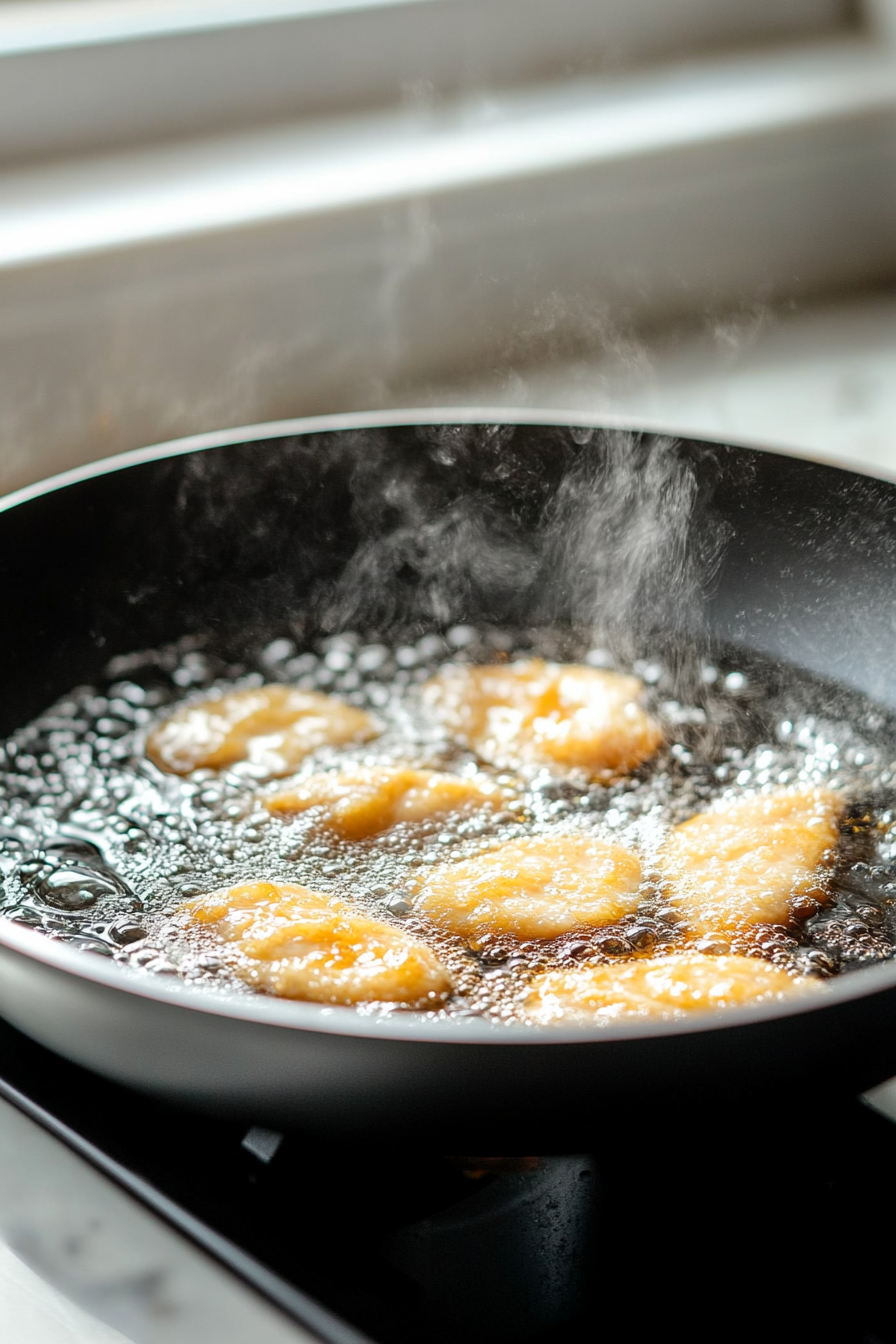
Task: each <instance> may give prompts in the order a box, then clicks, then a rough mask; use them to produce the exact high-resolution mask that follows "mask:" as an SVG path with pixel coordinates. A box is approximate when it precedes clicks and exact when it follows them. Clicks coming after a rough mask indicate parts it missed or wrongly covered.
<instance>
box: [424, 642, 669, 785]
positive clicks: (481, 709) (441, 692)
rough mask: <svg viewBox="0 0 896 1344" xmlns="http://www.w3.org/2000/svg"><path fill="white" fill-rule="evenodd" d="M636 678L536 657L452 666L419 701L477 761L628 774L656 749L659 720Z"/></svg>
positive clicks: (429, 685)
mask: <svg viewBox="0 0 896 1344" xmlns="http://www.w3.org/2000/svg"><path fill="white" fill-rule="evenodd" d="M642 690H643V687H642V685H641V683H640V681H638V679H637V678H636V677H628V676H624V675H622V674H621V673H619V672H604V671H599V670H598V669H597V668H593V667H584V666H581V665H579V664H577V663H565V664H564V663H546V662H544V660H543V659H541V658H532V659H529V660H528V661H526V662H520V663H508V664H504V665H503V666H502V665H500V664H498V665H488V666H485V667H467V666H452V667H446V668H445V669H444V670H443V671H442V672H440V673H439V674H438V675H437V676H435V677H433V679H432V680H431V681H429V682H427V684H426V686H425V687H424V689H423V696H424V701H425V702H426V703H427V704H428V705H429V706H430V708H432V709H433V710H434V711H435V712H436V714H437V715H438V716H439V718H440V719H441V720H442V722H443V723H444V724H445V726H446V728H447V729H448V730H449V732H451V733H452V734H454V735H455V736H456V737H458V738H459V739H460V740H461V741H463V742H465V743H466V744H467V745H468V746H469V747H471V748H472V750H473V751H475V752H476V753H477V754H478V755H479V756H481V757H482V759H483V760H486V761H490V762H492V763H493V764H494V765H499V766H504V767H511V768H512V767H513V766H515V765H518V764H519V763H522V762H535V763H537V764H547V765H554V766H561V767H562V768H564V769H573V768H579V769H583V770H587V771H588V772H589V773H590V774H591V775H592V776H593V777H594V778H595V779H612V778H614V777H615V776H618V775H625V774H628V773H629V772H630V771H632V770H634V769H635V768H636V767H637V766H639V765H640V764H641V763H642V761H646V760H647V759H648V758H649V757H651V756H653V754H654V753H655V752H656V751H657V749H658V748H659V746H660V743H661V742H662V736H663V735H662V732H661V730H660V727H659V725H658V724H657V723H656V722H655V721H654V720H653V719H652V718H651V717H650V715H649V714H648V713H647V712H646V710H644V709H643V708H642V706H641V705H640V704H639V703H638V697H639V695H640V694H641V691H642Z"/></svg>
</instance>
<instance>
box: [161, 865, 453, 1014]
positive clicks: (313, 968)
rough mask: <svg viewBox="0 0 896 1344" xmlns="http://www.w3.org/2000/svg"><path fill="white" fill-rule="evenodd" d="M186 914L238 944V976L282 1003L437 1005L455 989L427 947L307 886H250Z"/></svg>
mask: <svg viewBox="0 0 896 1344" xmlns="http://www.w3.org/2000/svg"><path fill="white" fill-rule="evenodd" d="M182 909H183V910H184V911H186V912H187V913H189V915H190V916H191V918H192V919H194V920H195V921H196V922H197V923H198V924H204V925H209V926H211V927H212V928H214V930H215V932H216V933H217V934H218V936H219V937H220V938H222V939H223V940H224V941H225V942H228V943H232V944H233V945H234V951H235V953H236V954H237V955H236V957H235V958H234V961H233V969H234V971H235V972H236V974H237V975H239V976H240V977H241V978H242V979H243V980H245V981H247V982H248V983H249V984H250V985H253V986H254V987H255V988H257V989H262V990H265V991H267V993H269V994H276V995H278V996H280V997H281V998H285V999H312V1000H314V1001H316V1002H318V1003H367V1002H377V1003H380V1002H382V1003H404V1004H408V1005H411V1006H415V1007H424V1006H429V1007H432V1006H433V1005H434V1004H437V1003H439V1002H441V1001H442V999H444V998H446V997H447V995H448V994H450V992H451V988H452V986H451V980H450V978H449V975H448V972H447V971H446V970H445V968H444V966H442V964H441V962H440V961H439V960H438V958H437V957H436V956H435V954H434V953H433V952H431V951H430V949H429V948H428V947H426V946H425V944H423V943H420V942H417V941H415V940H414V939H413V938H410V937H409V936H408V934H406V933H405V932H404V930H403V929H399V928H396V927H395V925H393V924H387V923H385V922H383V921H380V920H377V919H371V918H370V917H369V916H367V915H362V914H358V913H357V912H356V911H355V910H353V909H352V908H351V906H349V905H347V904H346V902H345V901H341V900H339V899H338V898H337V897H335V896H326V895H324V894H322V893H321V892H317V891H309V890H308V888H307V887H298V886H287V885H284V884H282V883H280V884H277V885H275V884H274V883H273V882H252V883H249V884H248V885H247V886H243V887H232V888H231V889H230V890H229V891H219V892H215V893H214V894H213V895H210V896H200V897H198V898H197V899H196V900H193V901H188V902H187V904H186V905H184V906H183V907H182Z"/></svg>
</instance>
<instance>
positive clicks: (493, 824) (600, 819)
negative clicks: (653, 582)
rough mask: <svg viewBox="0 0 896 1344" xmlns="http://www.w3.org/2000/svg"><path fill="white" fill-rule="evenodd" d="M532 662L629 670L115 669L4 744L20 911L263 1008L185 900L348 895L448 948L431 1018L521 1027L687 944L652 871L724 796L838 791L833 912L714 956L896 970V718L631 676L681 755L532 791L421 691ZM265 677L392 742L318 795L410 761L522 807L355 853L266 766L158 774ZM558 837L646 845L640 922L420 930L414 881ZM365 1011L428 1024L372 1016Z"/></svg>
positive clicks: (733, 681)
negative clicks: (532, 1002)
mask: <svg viewBox="0 0 896 1344" xmlns="http://www.w3.org/2000/svg"><path fill="white" fill-rule="evenodd" d="M533 655H537V656H542V657H547V658H556V659H558V660H562V661H579V660H584V661H587V662H589V663H590V664H592V665H594V666H611V665H613V664H612V659H611V658H610V656H609V655H608V654H607V653H606V652H604V651H602V650H599V649H589V648H587V646H583V645H582V644H581V642H579V641H577V640H576V639H575V638H574V637H573V636H572V635H571V634H569V633H567V632H562V631H559V632H558V631H529V632H525V633H520V632H510V631H506V630H477V629H474V628H472V627H467V626H457V627H453V628H452V629H450V630H448V632H447V633H446V634H445V635H442V634H440V633H435V632H434V633H430V634H426V635H424V636H423V637H422V638H418V639H416V640H415V641H414V642H412V643H411V642H409V643H405V644H402V645H399V646H390V645H387V644H385V643H380V642H370V641H368V642H365V641H364V640H362V638H361V637H360V636H357V635H354V634H351V633H348V634H342V635H337V636H333V637H330V638H327V639H322V640H320V641H318V642H316V643H315V644H314V646H313V647H311V648H308V649H305V650H303V651H298V650H297V649H296V647H295V645H294V643H293V642H292V640H290V639H288V638H286V637H281V638H276V639H274V640H272V641H271V642H269V643H268V644H267V645H265V646H264V647H262V648H260V649H259V650H258V651H257V654H256V655H255V656H253V657H250V658H248V659H247V660H246V661H245V662H244V663H242V664H239V665H234V664H228V663H227V662H226V661H224V660H223V659H222V658H220V657H218V656H216V654H215V652H214V650H213V649H212V648H211V647H204V646H203V645H202V644H201V642H200V641H190V640H187V641H183V642H181V643H180V644H179V645H177V646H174V647H170V648H166V649H163V650H160V651H158V652H156V653H151V654H140V655H134V656H133V657H131V658H124V659H116V660H114V661H113V663H112V664H111V665H110V668H109V677H108V680H107V682H105V683H104V684H103V685H102V686H100V687H98V688H93V687H82V688H78V689H76V690H75V691H73V692H72V693H71V695H69V696H68V697H66V698H65V699H64V700H62V701H60V702H59V703H57V704H56V705H55V706H53V708H52V709H51V710H49V711H48V712H47V713H46V714H44V715H42V716H41V717H40V718H39V719H37V720H35V721H34V722H33V723H32V724H30V725H29V726H28V727H26V728H24V729H22V730H20V731H19V732H17V733H15V734H14V735H13V736H12V737H11V738H9V739H8V740H7V741H6V742H5V743H4V744H3V748H2V756H0V869H2V876H3V888H2V908H3V911H4V914H5V915H6V917H7V918H9V919H12V920H15V921H17V922H20V923H24V924H27V925H29V926H31V927H34V928H37V929H39V930H41V931H43V932H44V933H46V934H47V935H48V936H49V937H51V938H56V939H60V940H62V941H65V942H69V943H73V944H75V945H77V946H79V947H81V948H82V949H84V950H85V951H90V952H93V953H95V954H99V955H103V956H107V957H111V958H114V959H115V960H117V961H119V962H122V963H125V964H127V965H129V966H131V967H133V968H136V969H139V970H141V971H142V972H143V973H145V974H152V973H156V974H163V975H169V976H175V977H179V978H182V979H184V980H186V981H188V982H193V983H197V984H200V985H202V986H203V987H206V988H214V989H216V990H218V991H219V992H222V993H228V994H235V993H236V994H246V993H251V992H252V991H251V990H250V989H248V988H247V987H246V985H245V984H244V983H243V981H242V980H240V979H238V978H237V977H236V976H235V975H234V973H233V971H232V970H231V969H230V965H229V964H228V958H229V956H230V955H231V951H230V950H228V949H227V948H226V947H222V946H221V945H220V944H218V943H217V942H216V940H215V938H214V936H213V935H212V934H211V933H209V932H208V931H207V930H200V929H197V928H196V926H195V925H194V924H193V923H192V922H191V921H190V919H189V917H188V916H187V915H186V914H184V912H183V908H182V907H183V905H184V902H185V901H186V900H187V899H189V898H191V897H194V896H197V895H201V894H204V893H207V892H211V891H215V890H219V889H222V888H227V887H231V886H234V885H237V884H240V883H246V882H253V881H272V882H287V883H298V884H301V885H303V886H307V887H310V888H311V889H313V890H315V891H323V892H328V893H331V894H333V895H336V896H339V897H343V898H345V899H347V900H349V901H350V902H351V903H353V904H354V905H355V906H356V907H358V908H363V909H365V910H367V911H369V912H370V913H371V914H373V915H375V916H376V917H377V918H379V919H382V920H385V921H388V922H394V923H396V924H400V925H401V926H402V927H404V928H405V929H407V930H408V931H409V932H410V933H412V934H413V935H414V936H416V937H419V938H421V939H423V940H424V941H426V942H428V943H429V944H430V946H432V947H433V948H434V949H435V950H436V952H437V953H438V955H439V956H440V958H441V959H442V961H443V962H444V963H445V964H446V966H447V967H448V969H449V971H450V972H451V974H452V977H453V980H454V983H455V985H456V993H455V994H454V995H453V996H452V998H451V999H450V1000H449V1002H448V1003H447V1004H445V1005H444V1006H442V1007H439V1008H434V1009H433V1010H432V1014H433V1015H437V1016H449V1017H462V1016H469V1015H485V1016H489V1017H492V1018H496V1019H498V1020H512V1019H514V1018H515V1017H516V1015H517V1012H518V1004H519V1001H520V998H521V996H522V995H523V994H524V992H525V988H526V985H527V983H528V981H529V979H530V978H531V976H532V974H533V973H534V972H535V971H536V970H542V969H548V968H550V967H553V966H568V965H571V964H573V963H575V962H577V961H580V960H582V959H588V960H590V961H606V962H612V961H615V960H618V959H620V958H630V957H641V956H650V955H652V954H656V953H657V952H661V951H668V950H673V949H674V948H676V947H677V946H680V945H681V944H682V942H683V932H682V929H681V927H680V925H679V922H678V918H677V915H676V912H675V910H674V909H673V908H671V907H670V906H669V905H668V904H667V903H666V902H665V900H664V895H663V890H662V887H661V885H660V884H659V883H658V882H657V881H656V879H655V875H653V874H652V873H651V864H652V859H653V856H654V855H655V853H656V850H657V848H658V846H659V844H660V842H661V840H662V838H663V836H664V835H665V834H666V832H667V830H668V827H669V826H670V825H672V824H674V823H676V822H678V821H682V820H684V819H685V818H687V817H688V816H690V815H692V814H693V813H694V812H696V811H699V810H701V809H703V808H705V807H706V806H707V805H708V804H709V803H710V802H712V801H713V800H714V799H717V798H721V797H725V798H735V797H737V796H740V795H743V794H745V793H747V792H749V791H752V790H755V789H761V788H767V787H775V786H787V785H795V784H806V785H809V784H826V785H828V786H832V787H834V788H839V789H842V790H843V792H844V794H845V796H846V797H847V798H848V799H850V806H849V809H848V811H847V815H846V818H845V820H844V823H843V826H842V828H841V832H842V833H841V846H840V858H839V862H838V866H837V868H836V870H835V872H834V873H833V874H832V876H831V879H830V895H831V899H830V901H829V902H828V903H827V904H826V905H824V906H822V907H815V906H808V905H807V908H806V909H805V910H802V911H800V915H801V917H802V918H801V922H798V923H796V924H795V925H793V926H789V927H787V928H785V927H783V926H782V927H777V926H772V927H768V926H766V927H763V928H761V929H759V930H758V931H756V932H755V933H753V934H750V935H738V936H736V937H734V938H732V939H731V940H730V941H729V942H726V943H725V945H724V946H722V945H719V944H718V943H717V942H713V945H712V947H709V946H707V947H706V949H705V950H707V951H712V952H722V951H728V950H730V951H732V952H741V953H747V954H748V955H754V956H761V957H764V958H766V959H768V960H771V961H773V962H775V963H777V964H778V965H781V966H783V967H786V968H787V969H789V970H791V971H795V972H800V973H804V974H812V975H816V976H830V975H832V974H835V973H837V972H838V971H848V970H850V969H852V968H854V967H857V966H862V965H866V964H868V963H870V962H873V961H878V960H882V959H885V958H888V957H891V956H893V954H894V949H896V810H894V808H893V807H891V800H892V798H893V794H894V789H896V786H894V781H896V724H894V722H893V721H892V719H891V718H889V717H887V716H886V715H885V714H884V713H883V712H882V711H880V710H879V709H878V708H877V707H876V706H874V705H872V704H871V703H870V702H869V701H867V700H865V699H863V698H862V697H861V696H858V695H856V694H853V693H850V692H847V691H845V690H843V689H842V688H837V687H832V686H830V685H828V684H825V683H821V682H819V681H817V680H815V679H813V678H811V677H808V676H807V675H805V674H802V673H798V672H796V671H795V670H793V669H790V668H788V667H786V666H784V665H781V664H774V663H771V662H767V661H760V660H757V659H755V658H752V657H747V656H745V655H742V654H738V655H732V656H730V657H725V658H721V657H720V658H719V659H718V660H717V662H716V663H713V664H712V665H709V664H707V665H704V666H703V667H702V670H701V672H700V674H699V676H698V678H696V679H693V678H692V683H691V685H690V687H689V689H688V691H687V693H686V694H685V693H683V692H681V691H680V689H679V690H677V689H676V677H675V674H674V673H673V671H672V670H671V669H670V668H669V667H667V666H666V665H664V663H663V661H662V659H661V658H659V657H657V658H654V659H644V660H641V661H639V662H636V663H635V664H634V667H633V669H632V670H633V671H634V672H635V673H636V674H637V675H638V676H640V678H641V679H642V681H643V682H644V684H645V688H646V695H647V698H648V702H649V703H650V706H651V708H652V709H653V712H654V713H656V714H657V715H658V716H659V717H660V718H661V720H662V722H663V724H664V727H665V730H666V736H667V745H666V747H665V748H664V749H663V751H662V752H661V753H660V755H659V756H658V757H657V758H655V759H654V760H653V761H651V762H648V763H647V764H646V765H645V766H643V767H642V768H641V769H640V770H639V771H637V772H636V773H635V774H634V775H632V776H630V777H629V778H626V779H622V780H619V781H617V782H615V783H613V784H611V785H609V786H606V787H605V786H598V785H595V784H593V783H590V782H589V781H588V780H587V779H586V778H585V777H584V776H576V775H574V774H573V775H566V776H562V777H560V776H558V775H556V774H552V773H551V771H549V770H547V769H539V768H535V767H533V768H532V769H531V770H530V771H529V772H528V773H527V774H525V775H518V774H511V773H507V772H506V771H503V772H502V771H500V770H494V769H492V768H490V767H488V766H485V765H483V764H482V763H481V762H479V761H477V759H476V758H475V757H474V756H473V755H472V754H471V753H470V752H468V751H465V750H464V749H462V748H460V747H459V746H458V745H457V744H456V743H453V742H452V741H451V740H449V739H448V738H447V737H446V736H445V735H444V733H443V732H442V730H441V729H440V728H439V727H438V726H437V725H435V724H434V723H433V722H432V720H431V719H429V718H427V716H426V714H425V713H424V711H423V708H422V705H421V703H420V699H419V686H420V684H421V683H422V682H424V681H426V680H427V679H428V678H429V677H431V676H432V675H433V674H434V673H435V672H436V671H437V670H438V669H439V667H440V666H442V665H443V664H444V663H445V662H446V661H458V660H461V661H464V660H465V661H474V662H482V661H494V660H509V659H513V658H516V657H530V656H533ZM265 681H283V682H287V683H289V684H292V685H296V686H298V687H299V688H301V689H305V690H318V691H325V692H328V693H333V694H335V695H338V696H340V697H341V698H343V699H345V700H347V701H348V702H350V703H352V704H355V705H357V706H359V707H362V708H364V709H366V710H368V711H369V712H371V713H373V714H374V715H375V716H376V717H377V720H378V723H379V725H380V726H381V727H382V730H383V731H382V733H381V735H380V736H379V737H378V738H376V739H375V740H373V741H371V742H368V743H366V744H365V745H363V746H360V747H353V748H350V749H346V748H339V749H326V750H321V751H318V752H316V753H315V754H314V756H313V758H309V759H308V760H306V761H305V762H304V763H303V766H302V768H301V770H299V771H298V772H297V775H296V777H298V778H301V777H302V776H304V775H307V774H310V773H312V772H313V771H316V770H321V769H328V768H332V769H335V768H338V766H340V765H343V764H352V765H357V764H364V765H384V764H391V763H397V762H403V763H411V764H414V765H417V766H420V767H423V768H441V769H448V770H451V771H453V772H455V773H460V774H466V775H470V776H472V777H474V778H475V777H485V778H487V779H489V780H491V781H495V782H497V783H499V784H500V785H501V786H502V787H503V788H504V789H505V791H506V796H507V801H506V804H505V806H504V808H503V810H502V811H500V812H498V813H494V812H492V811H490V810H488V809H483V810H482V811H479V812H475V813H470V812H463V813H459V814H455V815H454V816H453V817H450V818H448V819H446V818H444V817H441V818H436V819H434V820H432V821H431V822H428V823H420V824H414V825H401V826H396V827H394V828H393V829H392V830H390V831H387V832H385V833H384V834H382V835H380V836H378V837H374V838H373V839H370V840H367V841H364V842H361V843H352V844H349V843H347V842H343V841H340V840H338V839H336V838H334V837H333V836H332V834H331V833H328V832H327V831H326V830H325V829H323V828H321V827H320V826H318V825H317V822H316V818H315V816H314V814H307V813H306V814H301V815H300V816H299V817H297V818H295V819H293V820H287V821H284V820H282V819H281V818H279V817H276V816H271V814H270V813H269V812H268V811H267V810H266V809H265V808H264V807H263V806H262V804H261V802H260V801H259V800H260V797H261V796H262V795H263V794H264V793H265V792H271V791H272V790H273V789H274V788H276V787H278V786H281V785H282V781H278V782H277V785H271V784H270V783H269V782H263V781H260V780H259V779H254V778H253V777H252V774H251V771H250V769H249V767H248V766H246V765H245V764H243V765H240V766H237V767H234V768H233V769H230V770H227V771H223V772H221V773H214V772H212V771H196V772H194V774H193V775H191V776H189V777H188V778H179V777H175V776H171V775H166V774H164V773H162V772H161V771H159V770H157V769H156V767H155V766H154V765H152V764H151V763H150V762H149V761H148V760H147V759H146V758H145V756H144V754H143V741H144V738H145V735H146V731H147V729H148V728H149V727H150V726H151V725H152V724H154V723H155V722H157V721H158V720H159V718H161V717H164V715H165V714H166V713H167V712H170V708H171V707H172V706H174V705H175V704H176V703H177V702H178V701H180V700H182V699H183V698H184V697H186V696H191V695H193V696H196V695H199V696H200V697H201V694H202V693H203V692H205V691H207V690H208V689H210V688H216V689H230V688H238V687H249V686H253V685H260V684H262V683H263V682H265ZM557 828H562V829H563V830H570V829H572V830H576V831H585V832H593V833H595V834H596V835H598V836H600V837H601V838H604V839H609V840H612V841H613V842H615V843H619V844H622V845H624V846H627V847H630V848H633V849H635V850H637V852H638V853H639V854H640V855H641V858H642V864H643V868H644V873H645V881H644V884H643V887H642V892H641V901H640V904H639V907H638V909H637V910H636V912H635V913H633V914H631V915H628V916H626V917H625V918H623V919H621V920H619V921H618V922H617V923H616V924H614V925H612V926H610V927H605V928H602V929H599V930H586V931H578V932H573V933H569V934H566V935H564V936H563V937H560V938H557V939H553V940H550V941H540V942H528V943H520V942H516V941H514V940H511V939H509V938H502V937H492V938H489V937H483V939H482V940H481V941H479V942H477V943H474V944H472V945H468V944H466V943H464V942H463V941H462V940H461V939H459V938H457V937H455V936H452V935H448V934H445V933H443V932H440V931H438V930H434V929H433V927H432V925H430V924H428V923H427V922H426V921H425V920H423V919H422V918H419V917H417V916H416V915H415V914H414V910H413V894H412V892H411V891H410V890H408V881H409V878H410V876H411V874H413V873H420V872H421V871H423V872H425V870H426V869H427V867H429V866H431V865H435V864H439V863H445V862H449V861H452V860H460V859H464V858H469V857H472V856H473V855H476V854H480V853H482V852H483V851H486V850H489V849H492V848H495V847H497V846H498V845H500V844H501V843H502V842H503V841H506V840H509V839H513V838H516V837H519V836H523V835H532V834H535V835H537V834H549V833H551V832H552V831H554V830H556V829H557ZM698 946H699V944H698ZM358 1011H359V1012H377V1013H381V1012H397V1011H408V1010H407V1009H398V1008H384V1007H383V1005H371V1006H369V1007H362V1008H360V1009H358Z"/></svg>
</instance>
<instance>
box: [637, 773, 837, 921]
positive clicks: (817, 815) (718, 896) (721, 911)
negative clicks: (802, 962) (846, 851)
mask: <svg viewBox="0 0 896 1344" xmlns="http://www.w3.org/2000/svg"><path fill="white" fill-rule="evenodd" d="M842 813H843V800H842V799H841V798H840V797H839V795H838V794H836V793H834V792H833V791H832V790H830V789H823V788H815V789H812V788H801V789H782V790H780V791H779V792H777V793H770V794H760V795H759V796H757V797H755V798H745V799H742V800H740V801H738V802H735V803H728V804H726V805H724V806H721V807H715V808H712V809H711V810H710V811H708V812H701V813H699V814H698V815H697V816H695V817H691V818H690V820H689V821H685V822H683V823H682V824H681V825H680V826H676V827H675V829H674V830H673V831H672V833H671V835H670V836H669V837H668V839H667V840H666V841H665V843H664V844H663V846H662V848H661V849H660V852H659V856H658V860H659V866H660V869H661V871H662V873H663V875H664V876H665V877H666V878H667V879H668V881H669V883H670V886H671V890H672V895H671V897H670V903H671V904H672V905H675V906H678V908H679V909H680V911H681V913H682V916H683V918H684V920H685V922H686V923H687V926H688V928H689V929H690V930H691V932H693V933H695V934H704V935H705V934H712V933H723V932H726V931H734V930H737V929H744V928H746V927H748V926H750V925H753V924H787V923H788V922H789V921H790V919H791V906H792V904H793V902H794V901H795V900H796V899H798V898H800V897H802V898H805V897H807V896H813V897H815V898H816V899H817V900H819V901H825V900H826V899H827V894H826V891H825V885H824V870H825V867H826V866H828V865H829V864H830V863H831V861H832V859H833V857H834V854H835V851H836V847H837V839H838V835H839V824H838V823H839V820H840V817H841V815H842Z"/></svg>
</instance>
